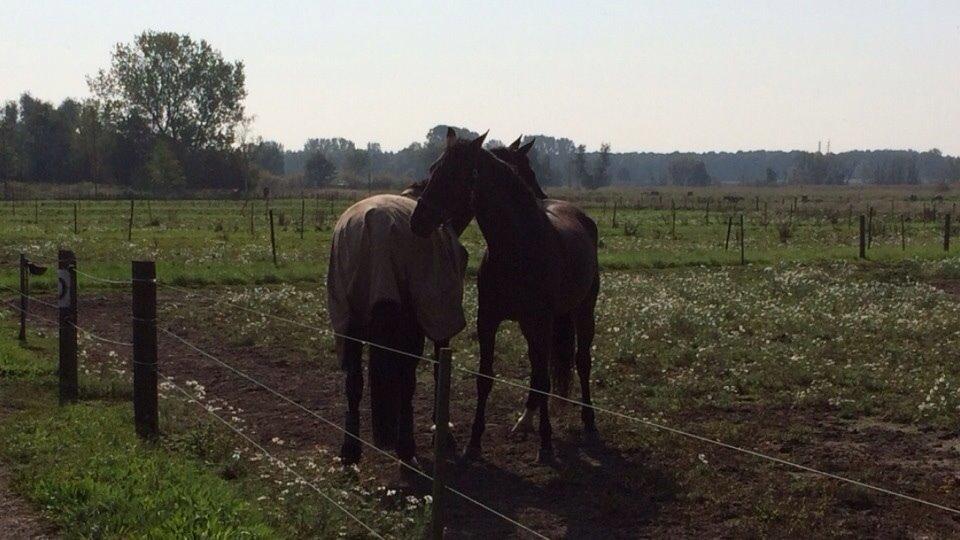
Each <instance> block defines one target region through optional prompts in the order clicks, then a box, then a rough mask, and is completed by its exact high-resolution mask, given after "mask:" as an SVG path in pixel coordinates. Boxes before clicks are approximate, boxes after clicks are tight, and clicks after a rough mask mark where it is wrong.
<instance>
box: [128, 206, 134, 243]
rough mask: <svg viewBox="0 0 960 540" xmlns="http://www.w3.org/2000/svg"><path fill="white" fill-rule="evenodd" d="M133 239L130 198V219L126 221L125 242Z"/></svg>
mask: <svg viewBox="0 0 960 540" xmlns="http://www.w3.org/2000/svg"><path fill="white" fill-rule="evenodd" d="M131 241H133V199H130V221H129V222H128V223H127V242H131Z"/></svg>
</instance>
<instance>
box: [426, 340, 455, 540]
mask: <svg viewBox="0 0 960 540" xmlns="http://www.w3.org/2000/svg"><path fill="white" fill-rule="evenodd" d="M451 359H452V353H451V351H450V349H448V348H443V349H440V357H439V358H438V361H439V365H438V368H439V369H438V373H437V388H436V393H437V410H436V418H435V422H436V426H437V430H436V431H435V432H434V434H433V435H434V439H433V459H434V465H433V507H432V508H431V511H432V515H431V527H432V535H431V537H432V538H433V539H434V540H439V539H441V538H443V496H444V491H446V486H445V485H444V476H445V475H444V473H445V471H446V463H445V459H446V456H445V454H446V451H445V450H446V446H447V438H448V437H449V426H450V424H449V422H450V364H451Z"/></svg>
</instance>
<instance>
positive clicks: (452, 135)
mask: <svg viewBox="0 0 960 540" xmlns="http://www.w3.org/2000/svg"><path fill="white" fill-rule="evenodd" d="M456 142H457V132H456V131H454V130H453V128H452V127H448V128H447V148H450V147H451V146H453V145H454V143H456Z"/></svg>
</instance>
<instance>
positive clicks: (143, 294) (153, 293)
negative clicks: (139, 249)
mask: <svg viewBox="0 0 960 540" xmlns="http://www.w3.org/2000/svg"><path fill="white" fill-rule="evenodd" d="M132 275H133V417H134V422H135V424H136V428H137V435H139V436H140V437H142V438H144V439H150V440H152V439H156V438H157V435H158V434H159V433H160V426H159V425H160V421H159V414H158V406H157V280H156V277H157V269H156V264H155V263H154V262H153V261H133V266H132Z"/></svg>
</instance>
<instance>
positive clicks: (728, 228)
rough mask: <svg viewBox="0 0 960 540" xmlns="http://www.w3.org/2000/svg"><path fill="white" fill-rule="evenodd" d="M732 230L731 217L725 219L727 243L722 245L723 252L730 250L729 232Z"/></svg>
mask: <svg viewBox="0 0 960 540" xmlns="http://www.w3.org/2000/svg"><path fill="white" fill-rule="evenodd" d="M731 229H733V216H730V217H729V218H727V241H726V243H725V244H723V250H724V251H727V250H729V249H730V230H731Z"/></svg>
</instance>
